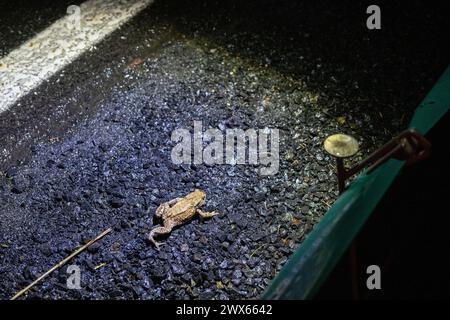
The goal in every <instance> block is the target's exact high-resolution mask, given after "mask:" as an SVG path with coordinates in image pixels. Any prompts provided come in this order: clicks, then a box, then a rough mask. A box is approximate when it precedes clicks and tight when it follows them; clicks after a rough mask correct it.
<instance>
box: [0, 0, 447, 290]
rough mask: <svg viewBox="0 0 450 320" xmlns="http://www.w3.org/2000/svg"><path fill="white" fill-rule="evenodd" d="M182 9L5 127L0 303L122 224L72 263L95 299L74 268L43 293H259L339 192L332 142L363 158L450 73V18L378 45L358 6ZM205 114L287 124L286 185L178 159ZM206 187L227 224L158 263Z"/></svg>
mask: <svg viewBox="0 0 450 320" xmlns="http://www.w3.org/2000/svg"><path fill="white" fill-rule="evenodd" d="M183 3H184V4H180V3H177V2H176V1H157V2H156V3H155V4H154V5H152V6H151V7H149V8H147V9H146V10H144V11H143V12H142V13H141V14H139V15H138V16H137V17H135V19H133V20H132V21H131V22H130V23H128V24H127V25H125V26H124V27H123V28H121V29H120V30H118V31H116V32H115V33H113V34H112V35H111V36H109V37H108V38H107V39H106V40H105V41H103V42H102V43H101V44H99V45H98V46H97V47H96V48H94V49H93V50H91V51H88V52H87V53H85V54H84V55H83V56H82V57H80V58H79V59H78V60H77V61H75V62H74V63H73V64H71V65H69V66H68V67H67V68H65V69H64V70H63V71H62V72H60V73H57V74H56V75H54V76H53V77H52V78H51V79H50V80H49V81H48V82H45V83H43V84H42V85H41V86H40V87H39V88H38V89H37V92H38V94H30V95H29V96H26V97H24V98H23V99H21V101H20V102H19V103H18V104H17V105H16V106H14V107H13V108H11V109H10V110H8V111H6V112H4V113H2V114H1V115H0V148H1V149H2V158H1V159H0V170H1V175H0V214H1V221H0V244H1V245H0V297H1V298H7V297H10V296H11V295H12V294H14V293H15V292H16V291H18V290H19V289H21V288H22V287H24V286H25V285H27V284H28V283H30V282H31V281H32V280H33V279H34V278H35V277H36V276H38V275H39V274H40V273H42V272H44V271H45V270H47V269H48V268H49V267H50V266H51V265H52V264H54V263H56V262H58V261H59V260H60V259H62V258H63V257H64V256H66V255H67V254H69V253H70V252H71V251H72V250H74V249H75V248H76V247H77V246H78V245H79V244H80V243H82V242H83V241H86V240H87V239H89V238H91V237H93V236H95V235H96V234H97V233H99V232H101V231H103V230H104V229H106V228H107V227H109V226H112V227H113V228H114V230H113V233H112V234H111V235H109V236H107V237H106V238H105V239H103V240H101V241H100V242H99V243H98V244H96V245H94V246H93V247H91V248H90V249H89V251H88V252H86V253H83V254H82V255H80V256H79V257H77V258H76V259H74V261H73V263H74V264H77V265H79V266H80V267H81V270H82V289H81V290H69V289H67V287H66V279H67V273H66V272H65V269H64V268H63V269H61V270H60V271H57V272H55V273H54V274H53V275H52V276H51V277H49V278H48V279H47V280H45V281H43V282H42V283H41V284H40V285H39V286H37V287H36V288H35V289H34V290H32V292H31V293H30V295H29V297H30V298H67V299H77V298H83V299H120V298H122V299H123V298H130V299H167V298H169V299H171V298H177V299H198V298H203V299H213V298H215V299H236V298H255V297H257V296H258V295H259V294H260V293H261V292H262V290H264V288H265V287H266V286H267V284H268V283H269V281H270V280H271V279H272V278H273V277H274V275H275V274H276V273H277V272H278V271H279V269H280V268H281V266H282V265H283V264H284V263H285V261H286V260H287V259H288V258H289V256H290V254H291V253H292V252H293V251H294V250H295V249H296V248H297V246H298V245H299V244H300V243H301V242H302V241H303V239H304V238H305V236H306V235H307V233H308V232H309V231H310V230H311V229H312V227H313V226H314V224H315V223H317V221H319V220H320V218H321V216H322V215H323V214H324V213H325V212H326V210H327V209H328V207H329V206H330V205H331V204H332V202H333V201H334V199H335V198H336V196H337V190H336V185H335V183H334V167H333V166H334V163H333V161H332V159H330V158H329V157H328V156H327V155H325V154H324V152H323V150H322V141H323V139H324V138H325V137H326V136H327V135H329V134H331V133H336V132H345V133H348V134H352V135H354V136H355V137H356V138H357V139H358V140H359V141H360V143H361V150H362V151H361V152H360V153H359V154H358V156H357V157H356V158H355V160H357V159H359V158H361V157H362V156H363V155H365V154H367V153H368V152H370V151H371V150H373V149H374V148H376V147H377V146H379V145H381V144H382V143H383V142H384V141H386V140H387V139H389V138H390V137H391V136H392V135H393V134H395V133H397V132H399V131H401V130H402V129H403V128H405V126H406V125H407V123H408V121H409V119H410V117H411V114H412V111H413V110H414V108H415V107H416V106H417V105H418V103H419V102H420V100H421V99H422V98H423V96H424V94H426V92H427V91H428V90H429V89H430V87H431V86H432V84H433V83H434V82H435V81H436V79H437V77H438V76H439V75H440V73H441V72H442V71H443V70H444V68H445V67H446V66H447V63H448V56H449V55H448V51H445V50H447V49H446V48H445V43H446V41H443V39H446V37H448V35H447V33H446V31H445V30H448V29H446V27H447V25H446V24H447V22H446V21H445V19H444V18H445V17H444V16H442V15H440V14H439V13H440V12H443V10H445V8H441V7H435V8H433V10H429V9H428V8H422V7H421V5H420V4H419V3H413V4H412V5H411V7H410V8H409V10H410V11H411V12H409V11H404V10H403V9H402V8H401V7H400V6H399V5H398V6H395V5H394V4H391V5H390V6H387V7H386V9H385V10H384V11H383V12H386V14H385V15H383V17H385V18H383V19H384V20H383V29H382V30H381V31H379V32H377V33H376V32H369V31H368V30H367V29H365V20H364V19H365V15H364V12H365V8H364V6H356V7H355V5H351V4H350V3H351V2H350V1H348V2H344V3H343V4H340V5H338V4H324V3H320V4H312V3H310V4H306V3H297V2H295V1H278V2H277V1H249V2H247V3H246V4H239V2H238V1H229V2H226V3H219V2H216V1H185V2H183ZM400 9H402V10H403V11H402V10H400ZM418 12H421V14H418ZM447 12H448V11H447ZM422 13H424V14H422ZM411 20H413V21H414V23H410V21H411ZM430 35H433V36H432V37H430ZM7 42H8V41H7ZM10 43H11V47H12V46H15V45H16V44H14V41H12V40H11V42H10ZM137 58H139V61H140V63H137V64H134V63H131V64H130V62H132V61H133V60H134V61H138V60H135V59H137ZM19 104H20V105H19ZM194 120H202V121H203V126H204V127H208V126H211V127H213V128H242V129H247V128H263V127H265V126H269V127H276V128H279V129H280V138H281V141H280V171H279V173H278V174H277V175H275V176H268V177H262V176H260V175H259V174H258V171H257V168H255V167H253V166H235V167H231V166H226V165H222V166H206V165H195V166H189V165H182V166H179V165H174V164H173V163H172V161H171V159H170V152H171V149H172V147H173V143H171V142H170V135H171V133H172V131H173V130H175V129H177V128H180V127H186V128H190V127H191V126H192V123H193V121H194ZM193 188H200V189H202V190H204V191H205V192H206V195H207V202H206V205H205V208H204V209H206V210H216V211H218V212H220V215H218V216H217V217H215V218H213V219H210V220H204V221H203V220H201V219H194V220H193V221H192V222H191V223H188V224H186V225H184V226H182V227H180V228H177V229H176V230H174V231H173V232H172V233H171V234H170V235H169V236H168V237H166V238H165V239H164V241H165V243H166V244H165V246H163V247H162V249H161V251H160V252H158V251H156V250H155V249H154V248H152V247H151V246H149V244H148V243H147V242H146V234H147V233H148V231H149V230H150V229H151V227H152V225H153V224H154V223H156V221H154V220H153V213H154V211H155V208H156V207H157V206H158V205H159V204H160V203H162V202H165V201H168V200H170V199H173V198H175V197H179V196H182V195H184V194H186V193H188V192H189V191H191V190H192V189H193Z"/></svg>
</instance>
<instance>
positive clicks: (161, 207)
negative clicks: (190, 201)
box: [155, 198, 181, 218]
mask: <svg viewBox="0 0 450 320" xmlns="http://www.w3.org/2000/svg"><path fill="white" fill-rule="evenodd" d="M180 200H181V198H175V199H172V200H170V201H167V202H164V203H162V204H160V205H159V207H158V208H156V211H155V216H156V217H157V218H161V217H162V216H163V215H164V212H167V210H169V209H170V207H171V206H173V205H174V204H176V203H177V202H179V201H180Z"/></svg>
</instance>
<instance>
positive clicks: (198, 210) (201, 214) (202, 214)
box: [197, 209, 219, 218]
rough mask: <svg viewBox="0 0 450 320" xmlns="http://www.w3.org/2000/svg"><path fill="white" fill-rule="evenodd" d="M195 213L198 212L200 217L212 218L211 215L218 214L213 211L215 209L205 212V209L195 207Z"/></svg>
mask: <svg viewBox="0 0 450 320" xmlns="http://www.w3.org/2000/svg"><path fill="white" fill-rule="evenodd" d="M197 213H198V214H199V215H200V217H202V218H212V217H214V216H216V215H218V214H219V213H218V212H215V211H211V212H205V211H202V210H200V209H197Z"/></svg>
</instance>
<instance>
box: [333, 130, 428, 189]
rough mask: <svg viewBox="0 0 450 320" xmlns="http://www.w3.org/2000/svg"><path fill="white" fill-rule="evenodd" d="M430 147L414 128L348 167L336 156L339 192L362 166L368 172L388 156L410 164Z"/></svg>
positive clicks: (420, 158) (425, 153)
mask: <svg viewBox="0 0 450 320" xmlns="http://www.w3.org/2000/svg"><path fill="white" fill-rule="evenodd" d="M430 149H431V143H430V142H429V141H428V140H427V139H426V138H425V137H424V136H423V135H421V134H420V133H419V132H418V131H417V130H415V129H408V130H405V131H403V132H402V133H400V134H399V135H398V136H396V137H394V138H392V139H391V140H390V141H389V142H387V143H386V144H384V145H383V146H382V147H381V148H379V149H378V150H377V151H375V152H373V153H372V154H371V155H369V156H368V157H367V158H365V159H364V160H362V161H361V162H360V163H358V164H356V165H355V166H353V167H352V168H350V169H345V167H344V162H343V158H336V160H337V175H338V184H339V192H341V193H342V192H343V191H344V190H345V182H346V180H347V179H348V178H350V177H351V176H353V175H355V174H357V173H358V172H360V171H361V170H363V169H364V168H367V173H370V172H372V171H373V170H375V169H376V168H377V167H378V166H380V165H381V164H383V163H384V162H386V161H387V160H389V159H390V158H394V159H398V160H405V161H406V165H411V164H413V163H415V162H417V161H420V160H423V159H425V158H426V157H427V156H428V155H429V154H430Z"/></svg>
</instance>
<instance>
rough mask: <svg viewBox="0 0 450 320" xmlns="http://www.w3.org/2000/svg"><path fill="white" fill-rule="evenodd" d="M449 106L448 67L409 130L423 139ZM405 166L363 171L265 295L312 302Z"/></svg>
mask: <svg viewBox="0 0 450 320" xmlns="http://www.w3.org/2000/svg"><path fill="white" fill-rule="evenodd" d="M449 108H450V67H448V68H447V70H446V71H445V72H444V74H443V75H442V76H441V77H440V79H439V80H438V81H437V82H436V84H435V85H434V87H433V88H432V89H431V91H430V92H429V93H428V95H427V96H426V97H425V99H424V100H423V101H422V103H421V104H420V105H419V107H417V109H416V111H415V113H414V116H413V118H412V121H411V123H410V125H409V127H410V128H415V129H417V130H418V131H419V132H420V133H422V134H423V135H425V134H426V133H427V132H428V131H429V130H430V129H431V128H432V127H433V126H434V125H435V124H436V123H437V122H438V121H439V119H441V118H442V116H443V115H444V114H445V113H446V112H447V111H448V110H449ZM403 164H404V162H403V161H398V160H394V159H392V160H389V161H387V162H386V163H384V164H383V165H381V166H380V167H378V168H377V169H376V170H374V171H373V172H371V173H370V174H366V173H365V172H362V173H361V174H360V175H359V176H358V177H356V178H355V179H354V180H353V182H352V183H351V184H350V186H349V187H348V189H347V190H346V191H345V192H344V193H343V194H342V195H341V196H340V197H339V198H338V199H337V201H336V202H335V203H334V204H333V206H332V207H331V208H330V209H329V210H328V212H327V213H326V214H325V215H324V217H323V218H322V219H321V221H320V222H319V223H318V224H317V225H316V226H315V228H314V229H313V230H312V231H311V233H310V234H309V236H308V237H307V239H306V240H305V241H304V242H303V243H302V244H301V245H300V247H299V248H298V249H297V251H296V252H295V253H294V254H293V256H292V257H291V258H290V259H289V261H288V262H287V263H286V265H285V266H284V267H283V269H282V270H281V271H280V273H279V274H278V275H277V276H276V278H275V279H274V280H273V281H272V283H271V284H270V285H269V287H268V288H267V289H266V291H265V292H264V293H263V295H262V296H261V298H262V299H310V298H312V297H313V296H314V294H315V292H317V290H318V289H319V288H320V285H321V284H322V282H323V281H324V280H325V279H326V277H327V276H328V275H329V273H330V272H331V270H332V269H333V267H334V266H335V265H336V263H337V262H338V261H339V259H340V257H341V256H342V255H343V253H344V252H345V251H346V249H347V247H348V246H349V245H350V243H351V242H352V240H353V238H354V237H355V236H356V234H357V233H358V231H359V230H360V229H361V227H362V226H363V224H364V222H365V221H366V220H367V218H368V217H369V216H370V214H371V213H372V211H373V210H374V209H375V207H376V205H377V204H378V202H379V201H380V200H381V198H382V197H383V195H384V193H385V192H386V190H387V189H388V188H389V186H390V185H391V183H392V182H393V181H394V179H395V177H396V176H397V174H398V173H399V172H400V170H401V168H402V166H403Z"/></svg>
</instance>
